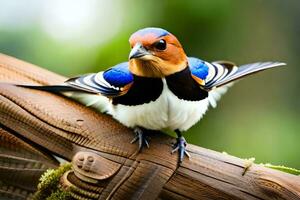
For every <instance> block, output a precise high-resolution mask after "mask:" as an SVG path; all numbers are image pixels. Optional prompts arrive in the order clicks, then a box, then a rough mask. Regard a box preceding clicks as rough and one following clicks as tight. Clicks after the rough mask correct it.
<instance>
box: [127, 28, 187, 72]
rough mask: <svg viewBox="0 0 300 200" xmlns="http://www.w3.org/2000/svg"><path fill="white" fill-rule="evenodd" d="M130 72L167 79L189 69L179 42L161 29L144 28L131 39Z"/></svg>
mask: <svg viewBox="0 0 300 200" xmlns="http://www.w3.org/2000/svg"><path fill="white" fill-rule="evenodd" d="M129 43H130V46H131V52H130V54H129V70H130V71H131V72H132V73H133V74H135V75H138V76H143V77H153V78H154V77H165V76H168V75H170V74H173V73H176V72H179V71H181V70H183V69H184V68H186V67H187V56H186V54H185V52H184V50H183V48H182V46H181V44H180V43H179V41H178V40H177V38H176V37H175V36H174V35H172V34H171V33H169V32H168V31H166V30H164V29H161V28H144V29H141V30H138V31H137V32H135V33H133V34H132V35H131V37H130V39H129Z"/></svg>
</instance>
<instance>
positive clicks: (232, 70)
mask: <svg viewBox="0 0 300 200" xmlns="http://www.w3.org/2000/svg"><path fill="white" fill-rule="evenodd" d="M205 63H206V64H207V66H208V67H209V73H208V76H207V77H206V79H205V86H204V89H206V90H211V89H213V88H216V87H220V86H222V85H226V84H228V83H230V82H232V81H235V80H237V79H240V78H242V77H244V76H247V75H250V74H253V73H256V72H259V71H263V70H266V69H270V68H273V67H279V66H284V65H285V63H281V62H258V63H253V64H246V65H242V66H240V67H237V66H235V65H234V64H233V63H230V62H224V61H220V62H213V63H207V62H205Z"/></svg>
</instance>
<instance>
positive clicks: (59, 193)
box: [33, 163, 71, 200]
mask: <svg viewBox="0 0 300 200" xmlns="http://www.w3.org/2000/svg"><path fill="white" fill-rule="evenodd" d="M70 169H71V163H66V164H63V165H61V166H60V167H59V168H57V169H48V170H47V171H46V172H45V173H44V174H43V175H42V176H41V178H40V183H39V184H38V189H37V192H36V193H35V194H34V196H33V200H44V199H47V200H54V199H58V200H67V199H70V196H69V195H68V194H67V193H68V192H66V191H63V190H61V189H60V188H59V180H60V177H61V176H62V175H63V174H64V173H65V172H66V171H68V170H70Z"/></svg>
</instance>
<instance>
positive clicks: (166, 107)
mask: <svg viewBox="0 0 300 200" xmlns="http://www.w3.org/2000/svg"><path fill="white" fill-rule="evenodd" d="M129 43H130V47H131V50H130V53H129V57H128V61H127V62H122V63H119V64H116V65H115V66H112V67H110V68H108V69H107V70H105V71H100V72H98V73H91V74H86V75H82V76H78V77H74V78H70V79H68V80H67V81H66V82H64V83H62V84H61V85H49V86H32V85H31V86H30V85H26V86H24V85H22V87H27V88H32V89H39V90H46V91H49V92H55V93H60V94H63V95H65V96H67V97H70V98H73V99H75V100H77V101H79V102H81V103H83V104H84V105H86V106H92V107H94V108H96V109H97V110H98V111H100V112H102V113H107V114H109V115H111V116H112V117H113V118H114V119H115V120H117V121H118V122H120V123H121V124H123V125H124V126H126V127H129V128H132V129H133V132H134V133H135V136H134V138H133V140H132V141H131V143H135V142H138V150H139V151H141V150H142V148H143V147H148V148H149V142H148V139H147V137H146V134H145V132H146V131H147V130H155V131H158V130H165V129H169V130H171V131H174V132H175V133H176V135H177V138H176V142H175V143H174V144H173V147H172V150H171V152H172V153H174V152H178V157H179V158H178V160H179V162H182V161H183V160H184V157H185V156H187V157H190V155H189V153H188V152H187V149H186V146H187V142H186V140H185V138H184V136H183V133H184V132H185V131H187V130H188V129H189V128H191V127H192V126H193V125H195V124H196V123H197V122H199V121H200V119H201V118H202V117H203V115H204V114H205V113H206V111H207V110H208V108H209V107H210V106H211V107H214V108H215V107H216V105H217V101H218V100H219V99H220V97H221V96H222V95H223V94H224V93H225V92H226V91H227V89H228V88H229V87H230V86H231V85H232V84H233V83H234V82H235V81H237V80H238V79H240V78H243V77H245V76H248V75H250V74H253V73H256V72H259V71H263V70H266V69H270V68H274V67H279V66H284V65H285V63H283V62H257V63H252V64H245V65H241V66H237V65H235V64H234V63H232V62H228V61H215V62H207V61H204V60H201V59H199V58H196V57H188V56H187V55H186V53H185V51H184V49H183V47H182V45H181V43H180V42H179V40H178V39H177V38H176V36H174V35H173V34H172V33H170V32H168V31H167V30H164V29H162V28H156V27H147V28H143V29H140V30H138V31H136V32H135V33H133V34H132V35H131V36H130V38H129Z"/></svg>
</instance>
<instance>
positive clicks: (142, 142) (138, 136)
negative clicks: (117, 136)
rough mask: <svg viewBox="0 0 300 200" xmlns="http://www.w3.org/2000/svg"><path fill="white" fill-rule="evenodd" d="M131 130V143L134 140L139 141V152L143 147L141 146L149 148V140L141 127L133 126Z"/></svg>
mask: <svg viewBox="0 0 300 200" xmlns="http://www.w3.org/2000/svg"><path fill="white" fill-rule="evenodd" d="M133 132H134V133H135V136H134V138H133V140H132V141H131V144H133V143H135V142H137V141H138V142H139V152H140V151H141V150H142V149H143V147H145V146H146V147H147V148H149V142H148V140H147V136H146V135H145V133H144V131H143V129H141V128H139V127H137V128H134V130H133Z"/></svg>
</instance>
